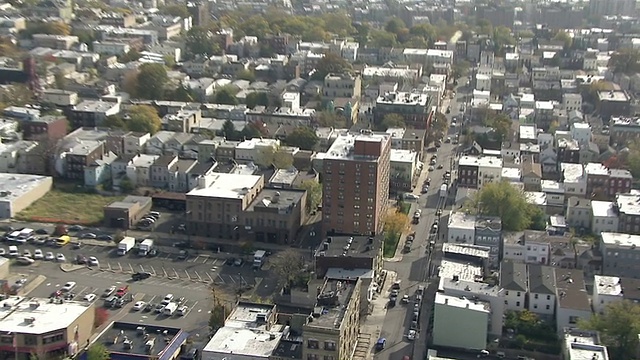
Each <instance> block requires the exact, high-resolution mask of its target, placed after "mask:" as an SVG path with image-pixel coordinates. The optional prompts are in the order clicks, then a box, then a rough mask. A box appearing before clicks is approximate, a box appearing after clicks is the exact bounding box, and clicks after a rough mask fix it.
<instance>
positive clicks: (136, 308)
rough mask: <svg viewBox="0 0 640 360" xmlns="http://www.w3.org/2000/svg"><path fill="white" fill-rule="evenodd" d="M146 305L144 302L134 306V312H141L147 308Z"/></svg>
mask: <svg viewBox="0 0 640 360" xmlns="http://www.w3.org/2000/svg"><path fill="white" fill-rule="evenodd" d="M146 305H147V304H146V303H145V302H144V301H138V302H136V303H135V304H134V305H133V311H140V310H142V309H144V308H145V307H146Z"/></svg>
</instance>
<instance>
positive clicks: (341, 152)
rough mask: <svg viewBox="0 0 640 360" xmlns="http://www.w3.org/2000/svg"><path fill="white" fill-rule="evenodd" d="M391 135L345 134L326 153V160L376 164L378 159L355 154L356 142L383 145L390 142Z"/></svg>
mask: <svg viewBox="0 0 640 360" xmlns="http://www.w3.org/2000/svg"><path fill="white" fill-rule="evenodd" d="M389 139H390V135H389V134H386V133H384V134H381V133H371V134H352V133H349V134H343V135H340V136H338V137H337V138H336V140H335V141H334V142H333V144H332V145H331V147H330V148H329V150H328V151H327V152H326V153H325V156H324V159H325V160H350V159H352V160H359V161H367V160H368V161H371V162H376V161H377V160H378V157H374V156H362V155H358V154H355V153H354V148H355V143H356V141H364V142H376V143H380V144H381V145H382V144H383V143H385V142H387V141H389Z"/></svg>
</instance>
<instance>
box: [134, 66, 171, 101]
mask: <svg viewBox="0 0 640 360" xmlns="http://www.w3.org/2000/svg"><path fill="white" fill-rule="evenodd" d="M136 80H137V83H136V92H137V95H138V96H139V97H141V98H144V99H150V100H160V99H162V98H163V95H164V87H165V85H166V84H167V82H168V81H169V76H168V75H167V69H166V68H165V67H164V65H162V64H143V65H142V66H140V72H139V73H138V76H137V78H136Z"/></svg>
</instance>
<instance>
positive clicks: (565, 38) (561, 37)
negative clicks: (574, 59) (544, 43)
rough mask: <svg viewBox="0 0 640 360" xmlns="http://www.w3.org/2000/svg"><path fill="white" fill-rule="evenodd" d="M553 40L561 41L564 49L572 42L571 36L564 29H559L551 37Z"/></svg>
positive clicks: (568, 47) (569, 46)
mask: <svg viewBox="0 0 640 360" xmlns="http://www.w3.org/2000/svg"><path fill="white" fill-rule="evenodd" d="M553 40H555V41H562V43H563V46H564V48H565V49H566V50H568V49H570V48H571V44H573V38H572V37H571V35H569V34H568V33H567V32H566V31H564V30H560V31H558V32H557V33H556V35H555V36H554V37H553Z"/></svg>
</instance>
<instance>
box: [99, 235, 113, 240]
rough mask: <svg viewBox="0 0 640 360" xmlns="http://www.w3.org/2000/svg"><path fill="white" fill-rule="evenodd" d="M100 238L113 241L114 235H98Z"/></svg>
mask: <svg viewBox="0 0 640 360" xmlns="http://www.w3.org/2000/svg"><path fill="white" fill-rule="evenodd" d="M98 240H104V241H113V236H111V235H107V234H102V235H98Z"/></svg>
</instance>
